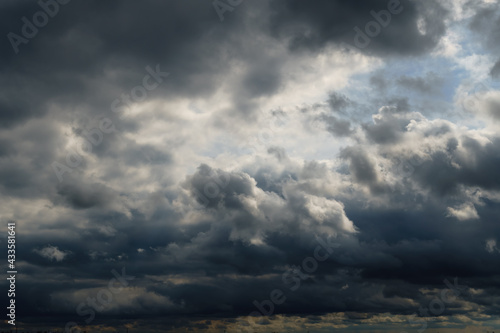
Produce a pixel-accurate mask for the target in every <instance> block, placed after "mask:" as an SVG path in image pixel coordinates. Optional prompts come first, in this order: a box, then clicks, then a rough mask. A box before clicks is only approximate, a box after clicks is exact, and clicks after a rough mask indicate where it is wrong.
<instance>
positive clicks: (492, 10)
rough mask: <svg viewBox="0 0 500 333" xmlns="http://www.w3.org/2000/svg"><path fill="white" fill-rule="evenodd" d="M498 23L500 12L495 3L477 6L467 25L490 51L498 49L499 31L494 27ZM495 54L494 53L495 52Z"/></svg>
mask: <svg viewBox="0 0 500 333" xmlns="http://www.w3.org/2000/svg"><path fill="white" fill-rule="evenodd" d="M499 24H500V12H499V11H498V4H497V3H489V4H487V5H485V4H482V6H477V9H476V10H475V15H474V16H473V17H472V19H471V21H470V23H469V27H470V29H471V30H472V31H473V32H475V33H476V34H475V37H476V38H478V39H479V41H480V42H482V43H483V45H484V46H486V48H487V49H489V50H490V51H493V52H495V51H498V39H499V38H500V32H498V29H496V28H495V27H498V25H499ZM495 55H496V54H495Z"/></svg>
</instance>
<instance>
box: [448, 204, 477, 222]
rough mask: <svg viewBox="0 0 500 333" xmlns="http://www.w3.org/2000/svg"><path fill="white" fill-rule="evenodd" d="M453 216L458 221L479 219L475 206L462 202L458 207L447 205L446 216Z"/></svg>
mask: <svg viewBox="0 0 500 333" xmlns="http://www.w3.org/2000/svg"><path fill="white" fill-rule="evenodd" d="M452 216H453V217H455V218H456V219H458V220H459V221H467V220H477V219H479V215H478V213H477V211H476V207H474V205H473V204H471V203H466V204H463V205H462V206H460V207H458V208H456V209H455V208H452V207H448V217H452Z"/></svg>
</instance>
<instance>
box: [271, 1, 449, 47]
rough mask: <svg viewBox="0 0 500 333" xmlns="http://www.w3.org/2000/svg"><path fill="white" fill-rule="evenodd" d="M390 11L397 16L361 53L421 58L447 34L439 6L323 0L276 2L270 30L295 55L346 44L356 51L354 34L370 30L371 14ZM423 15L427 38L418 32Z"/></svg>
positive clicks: (397, 2) (372, 18)
mask: <svg viewBox="0 0 500 333" xmlns="http://www.w3.org/2000/svg"><path fill="white" fill-rule="evenodd" d="M398 4H399V6H398ZM389 6H391V7H390V8H397V10H395V11H394V12H398V14H393V15H392V17H391V20H390V22H389V23H388V24H386V25H387V26H386V27H382V28H381V29H380V30H381V31H380V33H379V34H377V35H376V36H374V37H372V38H370V37H368V39H369V41H368V42H365V41H362V42H359V44H360V45H363V44H368V45H365V46H364V47H362V48H361V51H362V52H367V53H370V54H375V55H381V56H386V55H418V54H423V53H426V52H427V51H429V50H431V49H432V48H434V47H435V46H436V45H437V43H438V41H439V40H440V38H441V36H443V34H444V33H445V31H446V28H445V24H444V22H443V19H444V18H445V17H446V14H447V13H446V10H445V9H444V8H442V7H441V5H440V4H439V3H438V2H436V1H424V2H413V1H405V0H403V1H401V2H399V1H386V0H380V1H379V0H377V1H357V2H356V3H354V2H352V1H343V0H338V1H327V0H324V1H323V0H322V1H317V2H315V4H314V5H311V4H309V3H304V2H302V1H298V0H297V1H296V0H293V1H284V0H276V1H273V2H272V3H271V8H272V9H273V17H272V20H271V22H272V23H271V29H272V31H273V33H274V34H275V35H276V36H277V37H278V36H279V37H281V38H283V37H289V38H291V42H290V47H291V48H292V49H303V48H306V49H317V48H321V47H323V46H325V45H326V44H329V43H334V44H340V43H347V44H349V45H352V47H355V46H354V45H355V37H356V31H355V30H354V28H355V27H358V28H359V29H360V30H361V31H363V33H365V32H366V31H365V28H366V25H367V24H368V23H369V22H370V21H374V20H375V19H374V16H372V15H371V14H370V13H371V11H374V12H376V13H379V12H380V11H381V10H387V9H388V7H389ZM392 6H395V7H392ZM420 15H422V17H423V18H424V20H425V27H426V31H425V34H421V33H420V31H419V29H418V23H417V22H418V19H419V18H420ZM384 20H386V21H387V19H386V18H384ZM384 24H385V23H384ZM304 27H307V29H305V28H304ZM379 27H380V26H379ZM374 31H375V30H374ZM365 47H366V48H365Z"/></svg>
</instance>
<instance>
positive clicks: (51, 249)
mask: <svg viewBox="0 0 500 333" xmlns="http://www.w3.org/2000/svg"><path fill="white" fill-rule="evenodd" d="M33 252H35V253H38V254H39V255H40V256H42V257H44V258H47V259H50V260H55V261H63V260H64V258H66V256H68V255H70V254H71V251H61V250H59V248H58V247H57V246H52V245H49V246H47V247H44V248H43V249H41V250H38V249H35V250H33Z"/></svg>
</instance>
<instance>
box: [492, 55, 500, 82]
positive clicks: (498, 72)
mask: <svg viewBox="0 0 500 333" xmlns="http://www.w3.org/2000/svg"><path fill="white" fill-rule="evenodd" d="M490 75H491V76H492V77H493V78H495V79H496V78H499V77H500V59H499V60H498V61H497V62H496V63H495V65H493V67H492V68H491V71H490Z"/></svg>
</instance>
